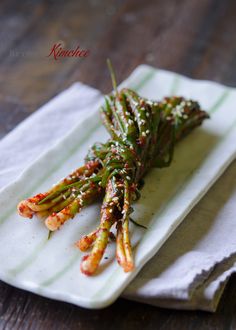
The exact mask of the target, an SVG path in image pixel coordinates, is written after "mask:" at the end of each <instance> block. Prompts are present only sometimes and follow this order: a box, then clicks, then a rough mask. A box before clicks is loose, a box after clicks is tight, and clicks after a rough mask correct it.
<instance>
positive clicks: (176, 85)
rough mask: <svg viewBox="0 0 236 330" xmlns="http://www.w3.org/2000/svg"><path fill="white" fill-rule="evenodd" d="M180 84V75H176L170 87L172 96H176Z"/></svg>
mask: <svg viewBox="0 0 236 330" xmlns="http://www.w3.org/2000/svg"><path fill="white" fill-rule="evenodd" d="M179 84H180V76H179V75H177V74H176V75H175V76H174V78H173V80H172V84H171V86H170V95H175V94H176V92H177V90H178V88H179Z"/></svg>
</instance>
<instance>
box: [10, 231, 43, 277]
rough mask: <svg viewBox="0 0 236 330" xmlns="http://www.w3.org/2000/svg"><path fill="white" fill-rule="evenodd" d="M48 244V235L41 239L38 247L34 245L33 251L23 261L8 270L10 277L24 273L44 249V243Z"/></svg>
mask: <svg viewBox="0 0 236 330" xmlns="http://www.w3.org/2000/svg"><path fill="white" fill-rule="evenodd" d="M47 242H48V234H47V238H46V239H43V240H42V241H41V242H40V243H39V244H38V245H36V246H35V247H34V249H33V251H32V252H31V253H30V255H29V256H28V257H26V258H25V259H24V261H21V263H20V264H19V265H17V266H15V267H14V268H12V269H10V270H9V273H10V274H11V275H14V276H15V275H16V274H19V273H21V272H22V271H24V270H25V269H26V268H27V267H28V266H30V265H31V264H32V263H33V262H34V260H36V258H37V257H38V255H39V253H40V252H41V251H42V249H43V248H44V247H45V245H46V243H47Z"/></svg>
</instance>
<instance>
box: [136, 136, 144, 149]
mask: <svg viewBox="0 0 236 330" xmlns="http://www.w3.org/2000/svg"><path fill="white" fill-rule="evenodd" d="M145 143H146V137H145V136H141V137H140V138H139V139H137V144H138V145H140V146H141V147H142V146H144V145H145Z"/></svg>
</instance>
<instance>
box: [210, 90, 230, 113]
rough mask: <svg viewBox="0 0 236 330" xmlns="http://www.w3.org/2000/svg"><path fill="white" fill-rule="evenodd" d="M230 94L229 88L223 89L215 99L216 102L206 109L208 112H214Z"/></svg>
mask: <svg viewBox="0 0 236 330" xmlns="http://www.w3.org/2000/svg"><path fill="white" fill-rule="evenodd" d="M229 95H230V90H229V89H225V90H224V91H223V92H222V94H221V95H220V97H219V98H218V99H217V100H216V102H215V103H214V104H213V106H212V107H211V108H210V109H209V110H208V112H209V113H210V114H213V113H214V112H216V111H217V110H218V109H219V108H220V106H221V105H222V104H223V103H224V101H225V100H226V98H227V97H228V96H229Z"/></svg>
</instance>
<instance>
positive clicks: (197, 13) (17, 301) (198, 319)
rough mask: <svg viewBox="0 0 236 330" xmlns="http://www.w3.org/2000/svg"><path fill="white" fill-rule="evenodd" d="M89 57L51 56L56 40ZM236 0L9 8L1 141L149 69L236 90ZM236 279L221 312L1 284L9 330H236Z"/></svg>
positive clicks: (1, 65)
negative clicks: (66, 99)
mask: <svg viewBox="0 0 236 330" xmlns="http://www.w3.org/2000/svg"><path fill="white" fill-rule="evenodd" d="M58 41H62V42H63V44H64V46H65V48H75V47H76V46H77V45H80V47H82V48H88V49H90V55H89V56H88V57H87V58H82V59H78V58H65V59H63V58H62V59H59V60H58V61H55V60H53V59H52V58H48V57H46V56H47V55H48V54H49V52H50V48H51V47H52V45H53V44H54V43H55V42H58ZM235 41H236V1H235V0H225V1H223V0H175V1H174V0H158V1H155V0H149V1H147V0H146V1H142V0H130V1H114V0H113V1H112V0H105V1H102V0H100V1H99V0H90V1H62V0H61V1H60V0H59V1H58V0H57V1H56V0H54V1H40V0H35V1H19V0H12V1H1V3H0V137H3V136H4V135H5V134H6V133H7V132H9V131H10V130H11V129H13V128H14V127H15V126H16V125H17V124H18V123H19V122H20V121H22V120H23V119H24V118H26V117H27V116H28V115H30V114H31V113H32V112H33V111H35V110H36V109H37V108H38V107H39V106H40V105H42V104H44V103H45V102H46V101H48V100H49V99H50V98H51V97H52V96H54V95H56V94H57V93H59V92H60V91H62V90H63V89H65V88H66V87H68V86H69V85H70V84H71V83H72V82H74V81H76V80H80V81H82V82H84V83H87V84H89V85H92V86H94V87H96V88H99V89H100V90H102V91H103V92H109V91H110V90H111V83H110V79H109V75H108V70H107V68H106V63H105V60H106V58H107V57H109V58H111V60H112V63H113V66H114V67H115V70H116V72H117V78H118V81H122V80H123V79H124V78H126V77H127V76H128V75H129V74H130V73H131V71H132V70H133V69H134V68H135V67H136V66H137V65H138V64H140V63H148V64H151V65H153V66H156V67H159V68H164V69H168V70H173V71H176V72H179V73H182V74H185V75H187V76H190V77H193V78H198V79H209V80H214V81H219V82H222V83H224V84H227V85H230V86H235V85H236V42H235ZM235 279H236V276H233V277H232V278H231V280H230V282H229V284H228V286H227V289H226V291H225V294H224V297H223V299H222V301H221V303H220V306H219V308H218V311H217V313H215V314H210V313H205V312H185V311H174V310H167V309H160V308H154V307H152V306H148V305H144V304H139V303H133V302H129V301H126V300H124V299H119V300H118V301H117V302H116V303H114V304H113V305H112V306H110V307H108V308H106V309H104V310H99V311H93V310H92V311H91V310H86V309H82V308H79V307H76V306H73V305H70V304H66V303H62V302H57V301H52V300H49V299H46V298H42V297H39V296H36V295H34V294H31V293H27V292H24V291H22V290H18V289H15V288H13V287H10V286H8V285H6V284H4V283H2V282H0V329H86V330H89V329H108V328H109V329H110V328H112V329H163V330H164V329H167V330H169V329H176V330H178V329H180V330H183V329H197V330H198V329H201V330H204V329H214V330H215V329H236V299H235V297H236V283H235Z"/></svg>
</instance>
